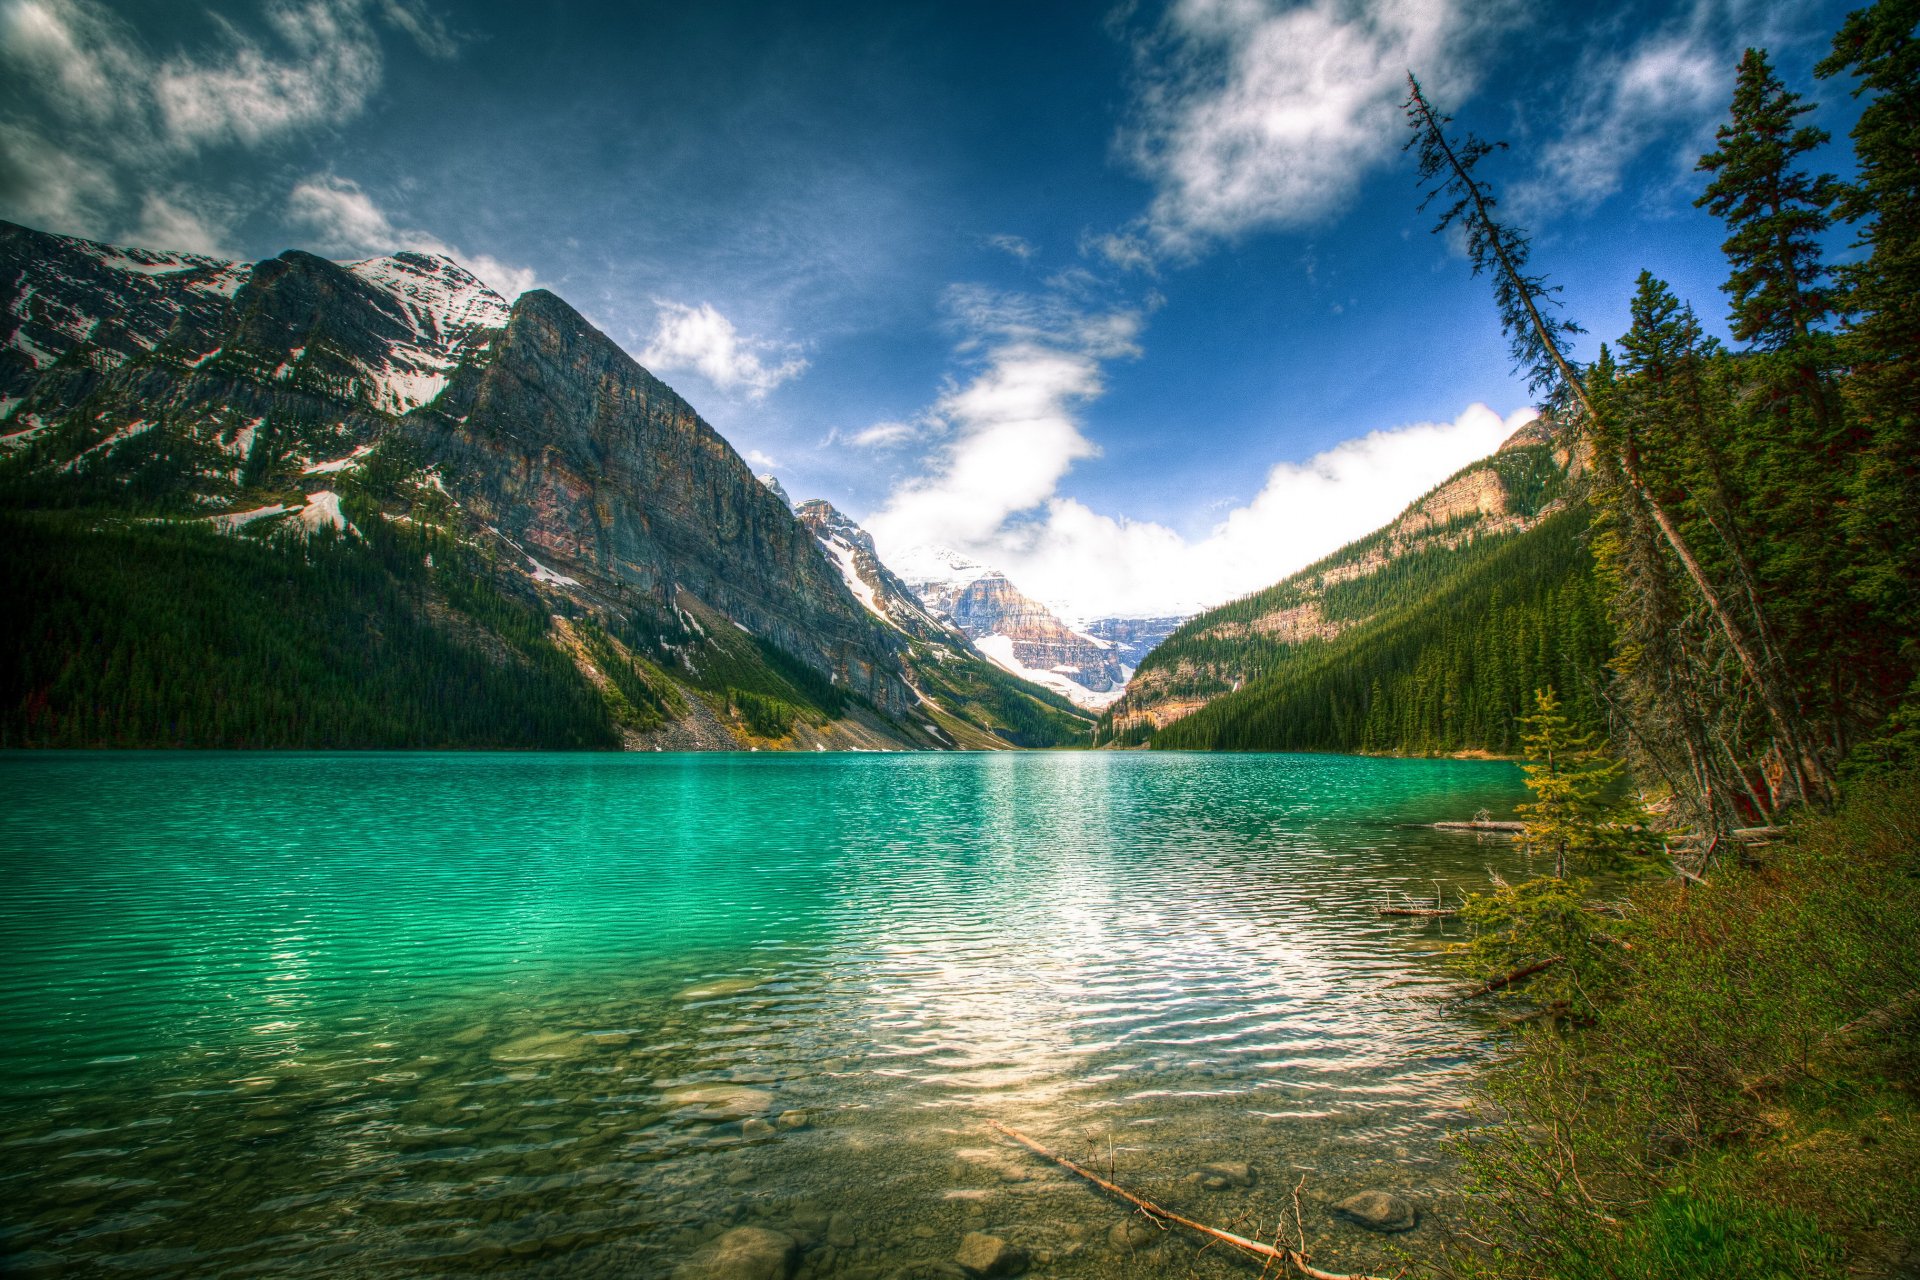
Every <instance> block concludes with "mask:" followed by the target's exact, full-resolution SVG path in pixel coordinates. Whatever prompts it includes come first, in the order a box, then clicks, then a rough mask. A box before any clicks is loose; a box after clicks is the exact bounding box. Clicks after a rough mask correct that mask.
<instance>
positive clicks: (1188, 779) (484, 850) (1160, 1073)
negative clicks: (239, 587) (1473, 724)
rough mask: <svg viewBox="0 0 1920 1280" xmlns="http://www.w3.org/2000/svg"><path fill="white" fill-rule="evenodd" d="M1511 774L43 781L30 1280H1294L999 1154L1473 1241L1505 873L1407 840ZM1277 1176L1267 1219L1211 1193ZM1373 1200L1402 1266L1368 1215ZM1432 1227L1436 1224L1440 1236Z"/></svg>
mask: <svg viewBox="0 0 1920 1280" xmlns="http://www.w3.org/2000/svg"><path fill="white" fill-rule="evenodd" d="M1523 798H1524V791H1523V789H1522V787H1521V785H1520V773H1519V770H1518V769H1516V768H1515V767H1513V766H1512V765H1509V764H1504V763H1498V762H1481V761H1426V760H1377V759H1358V758H1348V757H1334V756H1288V755H1245V756H1208V755H1185V754H1142V753H1111V752H1109V753H1058V754H1051V753H1047V754H1042V753H1028V754H1019V753H1006V754H979V755H972V754H967V755H947V754H915V755H825V754H817V755H771V754H765V755H657V754H631V755H557V754H555V755H544V754H542V755H503V754H351V755H349V754H313V755H309V754H98V755H95V754H61V755H54V754H36V755H17V754H16V755H9V756H4V757H0V859H4V863H3V865H4V867H5V873H6V893H5V895H4V898H3V899H0V943H3V944H4V945H0V995H3V996H4V1001H5V1006H4V1008H5V1019H6V1030H7V1034H6V1037H5V1040H4V1042H0V1083H4V1090H0V1099H4V1100H3V1101H0V1206H3V1207H0V1271H4V1272H6V1273H7V1274H26V1275H59V1274H76V1275H77V1274H112V1275H179V1276H267V1275H286V1274H300V1275H377V1276H417V1275H457V1274H468V1273H472V1272H481V1271H486V1272H495V1273H502V1274H527V1275H569V1276H572V1275H608V1276H629V1275H630V1276H655V1275H659V1276H670V1275H673V1274H674V1272H675V1270H676V1268H680V1267H682V1266H683V1264H685V1263H686V1261H687V1260H688V1259H690V1258H695V1257H697V1256H700V1251H701V1249H702V1247H703V1246H705V1245H706V1244H707V1243H708V1242H709V1241H711V1240H712V1239H714V1238H715V1237H716V1236H718V1235H720V1234H721V1233H722V1232H724V1231H727V1230H729V1229H731V1228H735V1227H740V1226H743V1225H745V1226H756V1227H764V1228H767V1229H769V1230H773V1231H778V1232H781V1233H783V1234H784V1235H786V1236H788V1237H791V1238H792V1239H794V1240H795V1241H796V1245H797V1253H796V1257H797V1259H798V1261H797V1263H796V1264H795V1267H796V1269H795V1272H794V1274H795V1275H798V1276H801V1277H816V1276H818V1277H824V1276H848V1277H870V1278H873V1280H878V1278H879V1277H887V1276H896V1275H897V1276H903V1277H908V1276H941V1275H957V1274H961V1273H959V1272H957V1271H955V1270H954V1269H953V1259H954V1257H955V1252H956V1249H957V1248H958V1247H959V1244H960V1241H961V1239H962V1238H963V1236H965V1235H966V1234H967V1233H968V1232H988V1233H991V1234H993V1235H996V1236H999V1237H1001V1238H1003V1239H1006V1240H1008V1241H1010V1242H1013V1243H1014V1244H1016V1245H1017V1246H1018V1247H1019V1248H1020V1249H1022V1250H1024V1251H1025V1252H1026V1253H1027V1254H1028V1256H1029V1257H1030V1259H1031V1273H1032V1274H1034V1275H1049V1276H1052V1275H1057V1276H1134V1275H1139V1276H1149V1275H1169V1274H1171V1275H1185V1274H1189V1273H1191V1274H1197V1275H1221V1276H1233V1275H1254V1274H1257V1272H1258V1267H1257V1266H1253V1267H1248V1266H1246V1265H1245V1264H1243V1263H1242V1262H1240V1261H1239V1260H1237V1259H1235V1258H1233V1257H1230V1256H1227V1255H1225V1254H1224V1253H1223V1252H1222V1251H1221V1250H1220V1249H1219V1248H1218V1247H1216V1248H1215V1249H1213V1250H1209V1251H1206V1252H1204V1253H1202V1252H1201V1251H1200V1250H1199V1248H1198V1245H1197V1243H1196V1242H1193V1241H1190V1240H1186V1239H1183V1238H1180V1237H1179V1236H1177V1235H1175V1234H1173V1233H1162V1232H1159V1231H1157V1230H1153V1229H1151V1228H1147V1229H1145V1230H1144V1231H1143V1230H1140V1229H1139V1227H1140V1226H1141V1224H1140V1220H1139V1219H1137V1218H1136V1219H1133V1220H1132V1227H1133V1229H1131V1230H1130V1226H1129V1218H1128V1215H1127V1214H1126V1213H1125V1212H1124V1208H1125V1207H1124V1206H1122V1205H1119V1204H1117V1203H1116V1202H1114V1201H1112V1200H1109V1199H1108V1198H1107V1197H1105V1196H1104V1195H1102V1194H1101V1193H1099V1192H1098V1191H1096V1190H1093V1189H1092V1188H1090V1187H1089V1186H1087V1185H1086V1184H1084V1183H1082V1182H1079V1181H1077V1180H1075V1179H1073V1178H1071V1177H1070V1176H1068V1175H1066V1174H1064V1173H1062V1172H1061V1171H1060V1170H1058V1169H1056V1168H1053V1167H1052V1166H1050V1165H1048V1164H1047V1163H1046V1162H1044V1161H1042V1160H1039V1159H1037V1158H1035V1157H1033V1156H1031V1155H1029V1154H1027V1153H1025V1152H1023V1151H1021V1150H1020V1149H1018V1148H1017V1147H1013V1146H1012V1145H1010V1144H1008V1143H1006V1142H1004V1141H1002V1140H998V1139H996V1138H995V1136H994V1135H993V1134H992V1133H991V1132H990V1131H989V1130H988V1129H987V1127H986V1122H987V1121H988V1120H990V1119H994V1120H999V1121H1002V1122H1004V1123H1006V1124H1010V1125H1013V1126H1015V1127H1017V1128H1019V1129H1022V1130H1024V1131H1026V1132H1027V1133H1030V1134H1032V1135H1033V1136H1035V1137H1036V1138H1038V1139H1039V1140H1040V1141H1042V1142H1044V1143H1047V1144H1048V1145H1050V1146H1053V1147H1054V1148H1055V1149H1057V1150H1060V1151H1062V1152H1063V1153H1065V1154H1068V1155H1071V1156H1073V1157H1075V1158H1077V1159H1081V1160H1083V1161H1085V1162H1088V1163H1096V1164H1098V1166H1099V1167H1100V1168H1101V1170H1102V1171H1103V1172H1104V1171H1105V1170H1107V1169H1108V1168H1111V1169H1112V1170H1113V1173H1114V1177H1115V1179H1116V1180H1117V1181H1119V1182H1121V1183H1123V1184H1125V1185H1127V1186H1129V1187H1131V1188H1133V1189H1135V1190H1137V1191H1139V1192H1141V1193H1142V1194H1145V1195H1148V1196H1150V1197H1152V1198H1154V1199H1157V1200H1160V1201H1161V1202H1163V1203H1164V1204H1166V1205H1167V1206H1168V1207H1170V1208H1174V1209H1178V1210H1181V1211H1185V1212H1189V1213H1191V1214H1192V1215H1193V1216H1196V1217H1199V1218H1202V1219H1204V1220H1207V1221H1210V1222H1214V1223H1216V1224H1218V1225H1221V1226H1228V1225H1232V1224H1238V1225H1237V1226H1236V1227H1235V1229H1237V1230H1240V1231H1241V1232H1243V1233H1245V1234H1249V1235H1253V1234H1259V1235H1264V1236H1266V1237H1268V1238H1271V1236H1272V1234H1273V1231H1274V1228H1275V1226H1276V1224H1277V1223H1278V1222H1279V1221H1280V1219H1281V1216H1282V1214H1283V1213H1284V1214H1285V1215H1286V1216H1287V1220H1288V1221H1289V1222H1291V1215H1292V1212H1293V1210H1292V1207H1291V1206H1292V1200H1291V1193H1292V1192H1293V1190H1294V1188H1295V1186H1296V1184H1298V1183H1299V1180H1300V1179H1301V1178H1302V1177H1303V1175H1304V1178H1305V1182H1304V1184H1300V1185H1301V1192H1300V1194H1301V1198H1302V1203H1303V1205H1304V1207H1305V1226H1306V1230H1307V1234H1308V1237H1309V1239H1310V1240H1312V1241H1313V1242H1314V1246H1315V1257H1316V1261H1317V1262H1318V1263H1319V1265H1321V1266H1322V1267H1326V1268H1328V1269H1335V1270H1349V1269H1360V1268H1363V1267H1376V1268H1377V1267H1384V1266H1387V1265H1390V1263H1391V1253H1390V1252H1389V1251H1390V1250H1391V1249H1393V1248H1394V1247H1396V1246H1397V1247H1400V1248H1408V1249H1417V1248H1418V1247H1419V1244H1420V1241H1421V1239H1422V1238H1423V1233H1436V1232H1443V1231H1445V1230H1446V1229H1447V1224H1448V1221H1449V1215H1450V1212H1451V1210H1450V1205H1451V1204H1453V1203H1454V1196H1455V1192H1454V1190H1453V1185H1454V1184H1453V1179H1452V1173H1453V1170H1452V1165H1451V1163H1450V1159H1449V1154H1448V1147H1447V1144H1446V1142H1445V1139H1446V1137H1447V1135H1449V1134H1451V1133H1455V1132H1458V1131H1459V1130H1460V1129H1461V1128H1462V1127H1463V1126H1464V1125H1466V1124H1467V1123H1469V1116H1468V1114H1467V1113H1466V1111H1465V1110H1464V1109H1463V1104H1464V1101H1465V1090H1466V1084H1467V1081H1466V1079H1465V1073H1464V1071H1463V1068H1465V1067H1468V1066H1470V1065H1471V1064H1472V1063H1474V1062H1475V1061H1477V1060H1479V1059H1480V1058H1482V1057H1483V1056H1485V1055H1486V1054H1487V1053H1489V1052H1491V1039H1490V1029H1489V1027H1488V1025H1487V1024H1485V1023H1484V1022H1481V1021H1478V1020H1477V1017H1478V1015H1474V1014H1472V1013H1470V1012H1468V1011H1465V1010H1462V1009H1461V1008H1459V1007H1458V1006H1457V1005H1453V1004H1449V1003H1447V1002H1444V1001H1441V1000H1438V999H1435V998H1434V992H1435V990H1436V986H1435V984H1436V983H1437V982H1438V980H1440V979H1441V978H1442V977H1443V976H1444V970H1443V968H1442V965H1441V962H1440V960H1439V957H1438V953H1439V952H1440V951H1441V949H1442V948H1443V946H1444V944H1445V942H1446V941H1447V940H1448V937H1449V934H1448V932H1447V926H1446V925H1445V923H1444V922H1439V923H1435V922H1428V921H1420V920H1407V919H1394V918H1383V917H1380V916H1378V915H1376V914H1375V912H1374V909H1373V908H1374V905H1375V904H1376V903H1377V902H1378V901H1380V900H1381V899H1383V898H1384V897H1386V896H1387V895H1389V894H1397V893H1401V892H1407V893H1415V894H1423V895H1426V896H1429V897H1430V896H1431V895H1432V894H1433V893H1434V892H1435V890H1436V886H1438V887H1439V888H1441V889H1442V890H1444V891H1445V892H1446V893H1447V894H1448V896H1450V897H1451V896H1454V895H1455V894H1457V893H1458V892H1459V891H1461V890H1463V889H1472V888H1477V887H1479V886H1482V885H1484V884H1485V883H1486V877H1487V868H1488V867H1489V866H1491V867H1494V868H1496V869H1506V868H1511V867H1512V866H1513V865H1514V864H1515V861H1516V860H1517V858H1518V857H1519V854H1518V851H1517V850H1516V849H1515V848H1514V847H1513V846H1512V845H1511V844H1508V843H1504V842H1500V841H1495V840H1482V839H1476V838H1475V837H1472V836H1462V835H1457V834H1453V833H1446V832H1439V831H1432V830H1420V829H1413V828H1411V827H1409V826H1408V825H1406V824H1417V823H1424V822H1432V821H1437V820H1442V819H1449V818H1464V817H1468V816H1471V815H1472V814H1473V812H1474V811H1475V810H1477V809H1480V808H1483V807H1484V808H1488V809H1491V810H1493V811H1495V812H1500V813H1505V812H1508V811H1510V809H1511V807H1512V805H1513V804H1514V803H1515V802H1516V801H1518V800H1521V799H1523ZM1221 1161H1229V1162H1237V1161H1244V1162H1246V1163H1247V1164H1248V1165H1249V1166H1250V1168H1251V1174H1252V1185H1251V1186H1229V1187H1225V1188H1212V1189H1210V1188H1208V1187H1207V1186H1206V1185H1205V1184H1204V1183H1203V1182H1201V1181H1196V1180H1195V1179H1194V1178H1193V1175H1194V1174H1195V1173H1196V1171H1198V1170H1200V1169H1201V1168H1202V1166H1205V1165H1208V1164H1212V1163H1217V1162H1221ZM1369 1187H1379V1188H1383V1189H1386V1190H1390V1191H1394V1192H1397V1193H1399V1194H1402V1195H1404V1196H1406V1197H1407V1198H1409V1199H1411V1200H1413V1201H1414V1202H1416V1203H1417V1204H1418V1205H1419V1206H1420V1207H1421V1210H1422V1213H1423V1217H1424V1221H1423V1224H1422V1226H1421V1227H1420V1229H1419V1230H1418V1231H1416V1232H1414V1233H1412V1234H1410V1235H1406V1236H1401V1237H1382V1236H1376V1235H1370V1234H1369V1233H1367V1232H1365V1231H1363V1230H1361V1229H1360V1228H1358V1227H1354V1226H1351V1225H1348V1224H1345V1223H1343V1222H1341V1221H1339V1220H1338V1219H1336V1218H1335V1217H1333V1216H1332V1215H1331V1214H1330V1213H1329V1212H1328V1211H1327V1208H1326V1205H1327V1203H1328V1202H1329V1201H1331V1200H1337V1199H1339V1198H1340V1197H1342V1196H1345V1195H1347V1194H1349V1193H1351V1192H1353V1191H1357V1190H1361V1189H1365V1188H1369ZM1424 1238H1428V1239H1431V1238H1432V1236H1431V1235H1426V1236H1425V1237H1424Z"/></svg>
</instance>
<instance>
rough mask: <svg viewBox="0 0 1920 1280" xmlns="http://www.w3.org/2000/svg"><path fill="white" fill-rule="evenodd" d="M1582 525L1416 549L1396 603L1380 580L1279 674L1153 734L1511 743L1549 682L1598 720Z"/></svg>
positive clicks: (1592, 603)
mask: <svg viewBox="0 0 1920 1280" xmlns="http://www.w3.org/2000/svg"><path fill="white" fill-rule="evenodd" d="M1585 526H1586V511H1585V508H1584V507H1573V508H1571V509H1568V510H1564V511H1561V512H1558V513H1557V514H1555V515H1552V516H1550V517H1548V518H1547V519H1546V520H1545V521H1543V522H1542V523H1541V524H1540V525H1539V526H1538V527H1537V528H1535V529H1533V530H1532V531H1530V532H1528V533H1526V534H1524V535H1520V536H1517V537H1513V538H1507V539H1500V540H1497V541H1495V542H1493V543H1491V544H1484V545H1479V546H1475V547H1474V548H1471V549H1469V550H1466V551H1463V552H1455V553H1428V555H1427V556H1424V557H1420V558H1419V559H1420V561H1423V562H1424V563H1419V564H1416V565H1415V566H1414V568H1413V570H1412V571H1410V572H1409V573H1408V574H1407V575H1405V577H1404V578H1403V582H1402V589H1401V591H1400V592H1399V593H1398V600H1397V602H1392V603H1388V601H1389V600H1391V599H1392V597H1391V596H1389V595H1388V594H1387V593H1386V592H1384V591H1382V592H1376V593H1375V594H1377V595H1379V596H1380V597H1381V598H1382V605H1383V607H1380V608H1379V609H1378V611H1377V612H1370V613H1368V614H1367V615H1365V616H1364V617H1363V618H1361V619H1360V620H1359V621H1357V622H1356V624H1355V625H1354V626H1353V627H1351V628H1350V629H1348V630H1345V631H1342V632H1341V633H1340V634H1339V635H1337V636H1334V637H1333V638H1331V639H1326V640H1308V641H1304V642H1302V643H1300V644H1297V645H1294V646H1290V647H1289V648H1288V649H1287V650H1285V651H1283V652H1281V653H1277V654H1276V655H1275V656H1274V659H1273V660H1272V665H1271V667H1270V668H1269V674H1267V675H1264V676H1262V677H1260V678H1259V679H1257V680H1254V681H1253V682H1251V683H1249V684H1248V685H1246V687H1244V688H1242V689H1240V690H1238V691H1237V692H1234V693H1230V694H1227V695H1225V696H1223V697H1220V698H1218V699H1216V700H1214V701H1212V702H1210V703H1208V704H1207V705H1206V706H1205V707H1202V708H1201V709H1200V710H1198V711H1196V712H1194V713H1193V714H1192V715H1189V716H1186V717H1184V718H1182V719H1180V720H1177V721H1175V722H1174V723H1173V724H1171V725H1169V726H1167V727H1166V728H1165V729H1162V730H1160V731H1159V732H1158V733H1157V734H1155V735H1154V736H1153V745H1154V746H1156V747H1163V748H1172V749H1202V750H1235V751H1246V750H1261V751H1369V752H1410V753H1440V752H1458V751H1467V750H1481V751H1489V752H1494V753H1498V754H1511V753H1513V752H1514V751H1515V750H1517V749H1518V746H1519V738H1518V733H1519V730H1518V727H1517V726H1518V717H1519V715H1520V712H1521V711H1522V710H1523V709H1524V708H1525V707H1526V706H1527V704H1528V703H1529V702H1530V700H1531V698H1532V693H1533V690H1535V689H1539V688H1542V687H1546V686H1554V687H1556V688H1561V689H1565V690H1568V697H1567V704H1568V710H1569V714H1570V715H1572V716H1573V717H1574V718H1575V719H1576V720H1578V721H1580V722H1583V723H1596V722H1598V721H1600V720H1601V718H1602V716H1603V709H1602V707H1601V705H1600V703H1599V697H1598V689H1599V677H1600V674H1601V670H1602V667H1603V665H1604V664H1605V662H1606V658H1607V649H1608V637H1609V628H1608V625H1607V620H1606V615H1605V609H1604V604H1603V602H1602V600H1601V597H1600V593H1599V591H1598V589H1597V587H1596V586H1595V584H1594V580H1593V561H1592V556H1591V554H1590V553H1589V551H1588V549H1587V546H1586V540H1585ZM1443 555H1444V556H1446V557H1447V558H1446V559H1445V560H1441V559H1440V558H1441V556H1443ZM1436 561H1438V563H1435V562H1436ZM1380 576H1382V577H1384V576H1386V575H1385V574H1382V575H1380ZM1376 585H1384V584H1376ZM1348 603H1349V604H1350V603H1351V602H1348Z"/></svg>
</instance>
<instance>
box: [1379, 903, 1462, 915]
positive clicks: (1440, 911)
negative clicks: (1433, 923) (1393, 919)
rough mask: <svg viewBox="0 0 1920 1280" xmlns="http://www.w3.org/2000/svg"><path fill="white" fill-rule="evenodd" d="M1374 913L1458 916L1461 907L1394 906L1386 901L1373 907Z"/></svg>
mask: <svg viewBox="0 0 1920 1280" xmlns="http://www.w3.org/2000/svg"><path fill="white" fill-rule="evenodd" d="M1373 914H1375V915H1377V916H1457V915H1459V914H1460V908H1458V907H1393V906H1388V905H1386V904H1385V903H1382V904H1381V905H1379V906H1377V907H1375V908H1374V909H1373Z"/></svg>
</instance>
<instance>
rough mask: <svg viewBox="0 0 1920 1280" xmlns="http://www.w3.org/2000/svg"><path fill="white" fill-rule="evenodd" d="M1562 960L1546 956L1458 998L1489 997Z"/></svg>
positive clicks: (1463, 993) (1462, 993) (1562, 957)
mask: <svg viewBox="0 0 1920 1280" xmlns="http://www.w3.org/2000/svg"><path fill="white" fill-rule="evenodd" d="M1564 959H1566V957H1565V956H1548V957H1547V958H1546V959H1545V960H1540V961H1536V962H1535V963H1533V964H1528V965H1522V966H1520V967H1519V968H1518V969H1515V970H1514V971H1513V972H1512V973H1509V974H1508V975H1506V976H1505V977H1504V978H1495V979H1494V980H1493V981H1492V982H1489V983H1486V984H1485V985H1483V986H1478V987H1475V988H1473V989H1472V990H1471V991H1463V992H1461V993H1460V998H1461V999H1462V1000H1474V999H1478V998H1479V997H1481V996H1490V995H1492V994H1493V993H1494V992H1496V991H1498V990H1500V989H1501V988H1502V987H1510V986H1512V985H1513V984H1514V983H1516V982H1518V981H1520V980H1521V979H1522V978H1531V977H1532V976H1533V975H1534V974H1536V973H1539V972H1541V971H1542V970H1544V969H1551V968H1553V966H1555V965H1557V964H1559V963H1560V962H1561V961H1562V960H1564Z"/></svg>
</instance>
